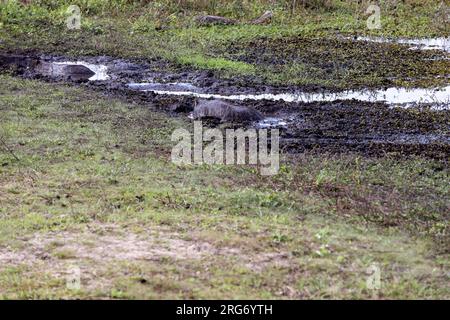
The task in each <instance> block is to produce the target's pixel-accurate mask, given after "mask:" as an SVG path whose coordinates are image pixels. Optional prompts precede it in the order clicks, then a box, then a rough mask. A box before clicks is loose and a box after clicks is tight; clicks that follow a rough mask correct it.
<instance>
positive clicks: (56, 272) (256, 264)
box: [0, 224, 290, 289]
mask: <svg viewBox="0 0 450 320" xmlns="http://www.w3.org/2000/svg"><path fill="white" fill-rule="evenodd" d="M217 258H224V259H228V258H229V259H231V260H232V261H239V263H241V264H242V266H244V267H247V268H249V269H250V270H252V271H255V272H260V271H263V270H264V269H265V268H267V267H271V266H278V267H280V266H281V267H288V266H289V260H290V255H289V254H287V253H280V252H266V253H255V254H253V255H252V254H248V252H245V253H244V252H243V251H242V250H241V249H239V248H232V247H217V246H214V245H212V244H210V243H208V242H206V241H202V240H185V239H183V237H182V236H181V235H180V234H178V233H175V232H172V231H170V230H167V229H163V228H160V227H155V228H153V229H148V230H145V231H142V232H139V233H133V232H129V231H127V230H125V229H121V228H120V227H119V226H115V225H99V224H91V225H88V226H87V228H86V229H84V230H82V231H57V232H49V233H45V234H44V233H37V234H34V235H33V236H31V237H29V238H24V239H21V246H20V248H17V247H15V248H11V247H0V271H1V270H2V269H4V268H7V267H11V266H22V265H25V266H28V267H30V268H32V270H34V271H36V270H39V271H44V272H47V273H49V274H50V275H51V276H53V277H55V278H58V279H65V277H66V276H67V275H68V274H69V273H70V272H71V270H72V268H73V267H74V266H76V267H77V268H79V269H80V274H81V275H82V281H83V288H84V289H99V288H101V287H105V286H108V285H109V283H110V282H111V279H107V278H102V277H100V278H99V275H101V274H105V273H107V270H109V269H110V268H111V266H113V265H114V264H115V263H119V262H126V263H131V264H132V263H134V262H136V263H137V262H144V263H145V262H154V263H158V262H160V263H170V261H177V260H186V261H189V260H197V261H202V262H204V263H205V264H209V263H212V262H214V261H216V260H217Z"/></svg>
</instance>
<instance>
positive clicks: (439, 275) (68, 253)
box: [0, 75, 450, 299]
mask: <svg viewBox="0 0 450 320" xmlns="http://www.w3.org/2000/svg"><path fill="white" fill-rule="evenodd" d="M0 81H1V83H2V87H1V88H0V113H1V115H2V116H1V118H0V135H1V138H2V141H4V144H2V147H1V148H0V151H1V152H0V261H1V262H2V263H1V265H0V297H1V298H8V299H11V298H12V299H15V298H75V297H76V298H100V297H101V298H114V299H122V298H407V299H409V298H447V299H448V298H449V297H450V292H449V288H448V285H447V284H448V267H449V266H448V261H449V260H448V221H449V220H448V213H447V211H446V207H447V204H448V200H449V195H448V182H449V181H448V168H447V167H445V166H444V164H442V163H440V162H438V161H433V160H429V159H425V158H421V157H411V158H408V159H406V158H403V159H400V160H399V159H398V158H395V157H391V156H389V155H386V156H384V157H381V158H364V157H360V156H358V155H353V154H347V155H342V156H336V155H326V154H319V155H317V154H309V153H305V154H304V155H303V156H300V157H297V158H296V159H289V157H287V156H286V157H283V163H282V166H281V169H280V173H279V174H278V175H276V176H273V177H262V176H260V175H258V173H257V172H256V168H254V167H251V166H187V167H185V166H176V165H174V164H172V163H171V162H170V149H171V147H172V143H171V141H170V135H171V132H172V131H173V130H174V129H175V128H180V127H185V128H189V127H190V124H189V122H187V121H185V120H183V119H181V118H168V117H167V116H166V115H165V114H163V113H159V112H157V111H154V110H153V109H152V108H148V107H145V108H143V107H140V106H138V105H135V104H130V103H125V102H123V101H121V100H119V99H115V98H111V97H107V96H104V95H102V94H101V93H96V92H92V91H89V90H88V89H84V88H80V87H78V88H77V87H69V86H66V85H61V84H49V83H43V82H39V81H31V80H23V79H17V78H13V77H10V76H6V75H2V76H0ZM43 92H45V95H43V94H42V93H43ZM8 150H9V151H8ZM147 245H148V246H147ZM196 246H198V250H197V249H196V250H194V251H192V252H191V251H189V250H193V249H192V248H193V247H196ZM102 248H104V250H105V251H104V252H103V251H101V250H103V249H102ZM138 249H139V250H138ZM99 250H100V251H99ZM145 250H150V253H151V254H150V253H149V254H148V256H147V258H146V259H142V258H139V255H138V254H139V253H140V252H141V251H145ZM152 250H157V251H152ZM102 252H103V253H102ZM109 252H112V253H113V254H112V255H111V256H108V253H109ZM100 253H102V254H100ZM127 254H128V255H130V256H127ZM198 257H201V258H198ZM373 263H377V264H378V265H379V266H380V270H381V279H382V282H381V289H380V290H375V291H373V290H370V289H368V288H367V286H366V279H367V277H368V274H367V268H368V267H369V266H371V265H372V264H373ZM71 265H76V266H79V267H80V269H81V288H80V290H71V289H68V288H67V287H66V280H65V279H66V278H65V273H66V271H67V268H69V267H70V266H71Z"/></svg>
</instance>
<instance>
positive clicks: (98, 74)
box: [53, 61, 109, 81]
mask: <svg viewBox="0 0 450 320" xmlns="http://www.w3.org/2000/svg"><path fill="white" fill-rule="evenodd" d="M53 63H54V64H60V65H81V66H85V67H86V68H89V69H90V70H92V72H95V74H94V75H93V76H92V77H90V78H89V81H102V80H108V79H109V75H108V67H107V66H105V65H103V64H91V63H87V62H84V61H75V62H71V61H63V62H53Z"/></svg>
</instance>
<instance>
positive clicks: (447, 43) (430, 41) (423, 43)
mask: <svg viewBox="0 0 450 320" xmlns="http://www.w3.org/2000/svg"><path fill="white" fill-rule="evenodd" d="M356 40H357V41H369V42H377V43H400V44H407V45H410V46H411V47H410V49H414V50H441V51H445V52H450V38H444V37H441V38H423V39H404V38H399V39H388V38H383V37H356Z"/></svg>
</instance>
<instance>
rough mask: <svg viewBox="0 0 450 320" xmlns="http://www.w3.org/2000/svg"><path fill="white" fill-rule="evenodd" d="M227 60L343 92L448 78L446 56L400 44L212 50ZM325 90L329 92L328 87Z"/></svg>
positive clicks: (281, 43)
mask: <svg viewBox="0 0 450 320" xmlns="http://www.w3.org/2000/svg"><path fill="white" fill-rule="evenodd" d="M216 54H217V55H223V56H225V57H227V59H230V60H235V61H241V62H246V63H250V64H253V65H258V66H263V67H265V68H266V69H267V70H268V71H270V72H271V73H272V74H275V75H276V74H283V73H286V72H287V70H289V69H292V71H291V72H292V73H293V75H294V76H295V77H299V75H300V76H301V77H304V78H306V79H309V78H313V79H315V80H317V81H318V82H317V83H320V82H327V81H330V82H331V83H334V84H335V86H336V87H337V88H339V87H342V85H341V84H340V83H339V79H341V80H342V81H343V82H344V83H345V86H346V87H347V88H348V87H349V86H351V87H352V88H366V87H370V86H394V85H399V84H401V83H403V82H409V83H411V82H413V83H415V84H417V85H424V84H428V85H430V84H433V83H437V82H439V80H438V79H439V77H440V76H442V75H448V70H450V61H449V60H448V58H449V57H450V54H449V53H448V52H445V51H443V50H412V49H411V48H410V45H408V44H405V43H392V42H386V43H383V42H380V41H379V42H369V41H354V40H353V39H345V38H343V37H334V38H316V39H315V38H303V37H298V36H297V37H283V38H277V39H273V38H265V37H261V38H259V39H255V40H251V41H249V42H235V43H231V44H230V45H229V46H228V47H227V48H226V49H225V50H223V51H217V52H216ZM330 87H333V85H331V86H330Z"/></svg>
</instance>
